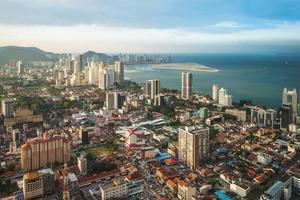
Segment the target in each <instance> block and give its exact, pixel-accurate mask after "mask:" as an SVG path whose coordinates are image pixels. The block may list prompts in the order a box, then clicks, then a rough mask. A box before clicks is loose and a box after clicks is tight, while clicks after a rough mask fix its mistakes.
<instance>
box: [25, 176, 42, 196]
mask: <svg viewBox="0 0 300 200" xmlns="http://www.w3.org/2000/svg"><path fill="white" fill-rule="evenodd" d="M23 194H24V199H25V200H27V199H35V198H39V197H42V196H43V178H42V174H41V173H39V172H28V173H26V174H25V175H24V176H23Z"/></svg>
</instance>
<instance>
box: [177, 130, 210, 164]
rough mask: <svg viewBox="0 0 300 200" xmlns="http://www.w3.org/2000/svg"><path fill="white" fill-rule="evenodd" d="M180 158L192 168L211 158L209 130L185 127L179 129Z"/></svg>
mask: <svg viewBox="0 0 300 200" xmlns="http://www.w3.org/2000/svg"><path fill="white" fill-rule="evenodd" d="M178 147H179V149H178V158H179V161H180V162H183V163H185V164H186V165H188V166H189V167H191V168H196V167H197V166H198V164H199V161H200V160H204V159H206V158H208V156H209V129H208V128H202V127H185V128H184V129H183V128H179V129H178Z"/></svg>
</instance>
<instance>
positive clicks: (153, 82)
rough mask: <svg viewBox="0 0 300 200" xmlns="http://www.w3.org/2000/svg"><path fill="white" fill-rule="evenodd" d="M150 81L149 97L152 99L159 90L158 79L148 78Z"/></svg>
mask: <svg viewBox="0 0 300 200" xmlns="http://www.w3.org/2000/svg"><path fill="white" fill-rule="evenodd" d="M150 82H151V93H150V98H151V99H154V97H155V96H156V95H158V94H159V90H160V81H159V80H157V79H155V80H150Z"/></svg>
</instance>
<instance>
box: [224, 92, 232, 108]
mask: <svg viewBox="0 0 300 200" xmlns="http://www.w3.org/2000/svg"><path fill="white" fill-rule="evenodd" d="M224 106H228V107H230V106H232V97H231V95H229V94H225V96H224Z"/></svg>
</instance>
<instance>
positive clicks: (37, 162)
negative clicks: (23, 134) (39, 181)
mask: <svg viewBox="0 0 300 200" xmlns="http://www.w3.org/2000/svg"><path fill="white" fill-rule="evenodd" d="M69 160H70V141H69V139H68V138H66V137H63V136H59V135H54V136H52V137H50V136H48V135H47V134H45V137H44V138H42V139H41V138H34V139H32V140H29V141H27V142H26V143H25V144H24V145H22V147H21V166H22V170H23V171H31V170H35V169H39V168H42V167H47V166H49V165H51V164H53V163H54V162H58V163H64V162H67V161H69Z"/></svg>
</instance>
